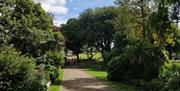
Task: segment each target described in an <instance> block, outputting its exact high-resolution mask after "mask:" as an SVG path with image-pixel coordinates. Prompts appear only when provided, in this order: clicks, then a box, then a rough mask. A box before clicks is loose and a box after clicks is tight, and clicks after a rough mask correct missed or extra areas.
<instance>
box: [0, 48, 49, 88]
mask: <svg viewBox="0 0 180 91" xmlns="http://www.w3.org/2000/svg"><path fill="white" fill-rule="evenodd" d="M0 67H1V72H0V90H2V91H22V90H26V91H46V80H45V78H44V75H43V71H41V70H35V63H34V59H32V58H29V57H26V56H23V55H20V53H18V52H15V50H14V49H12V48H11V47H5V48H4V49H1V50H0Z"/></svg>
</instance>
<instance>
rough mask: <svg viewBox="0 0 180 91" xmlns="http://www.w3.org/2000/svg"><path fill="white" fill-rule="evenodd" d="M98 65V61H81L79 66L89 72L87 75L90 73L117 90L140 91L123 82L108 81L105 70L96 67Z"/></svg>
mask: <svg viewBox="0 0 180 91" xmlns="http://www.w3.org/2000/svg"><path fill="white" fill-rule="evenodd" d="M93 64H94V65H93ZM98 65H99V63H98V64H97V65H96V63H87V62H82V63H81V68H82V69H83V71H85V72H86V73H87V74H89V75H91V76H93V77H95V78H97V79H99V80H101V81H103V82H105V83H106V84H108V85H109V86H111V87H112V88H114V89H116V90H117V91H140V90H138V89H136V88H135V87H134V86H130V85H127V84H123V83H121V82H112V81H109V80H108V79H107V72H106V71H103V70H99V68H100V67H98ZM99 66H100V65H99Z"/></svg>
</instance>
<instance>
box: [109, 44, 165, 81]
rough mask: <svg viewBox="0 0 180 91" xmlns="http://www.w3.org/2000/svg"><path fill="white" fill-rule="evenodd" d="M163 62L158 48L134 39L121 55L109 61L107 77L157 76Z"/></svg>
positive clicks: (148, 78)
mask: <svg viewBox="0 0 180 91" xmlns="http://www.w3.org/2000/svg"><path fill="white" fill-rule="evenodd" d="M163 62H164V59H163V54H162V52H161V49H160V48H156V47H153V46H151V45H149V44H147V43H144V42H142V41H136V42H133V43H132V44H130V45H127V46H126V47H125V50H124V52H123V53H122V55H120V56H117V57H115V58H113V59H112V60H111V61H110V62H109V65H108V78H109V79H110V80H116V81H131V80H134V79H144V80H150V79H153V78H157V77H158V75H159V69H160V67H161V66H162V65H163Z"/></svg>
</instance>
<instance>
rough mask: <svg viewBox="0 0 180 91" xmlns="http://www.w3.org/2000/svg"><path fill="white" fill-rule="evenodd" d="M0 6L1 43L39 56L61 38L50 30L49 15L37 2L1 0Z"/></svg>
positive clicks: (55, 45)
mask: <svg viewBox="0 0 180 91" xmlns="http://www.w3.org/2000/svg"><path fill="white" fill-rule="evenodd" d="M14 6H16V7H14ZM0 7H1V9H0V13H1V14H2V15H1V16H0V21H1V22H0V26H1V27H0V29H1V39H0V43H1V45H3V44H8V45H10V44H13V45H14V47H15V48H16V49H17V50H19V51H21V53H22V54H30V55H32V56H33V57H38V56H41V55H44V54H45V53H46V51H48V50H53V49H56V47H57V45H58V44H59V42H60V41H62V39H63V38H62V37H61V35H59V34H54V33H53V32H52V17H51V16H50V15H49V14H48V13H46V12H45V11H44V10H43V8H42V7H41V5H40V4H36V3H34V2H33V1H32V0H8V1H1V2H0ZM58 36H60V37H58Z"/></svg>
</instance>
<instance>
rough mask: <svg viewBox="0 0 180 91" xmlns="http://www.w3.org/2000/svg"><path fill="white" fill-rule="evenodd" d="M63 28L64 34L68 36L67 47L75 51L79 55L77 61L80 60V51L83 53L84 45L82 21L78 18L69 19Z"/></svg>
mask: <svg viewBox="0 0 180 91" xmlns="http://www.w3.org/2000/svg"><path fill="white" fill-rule="evenodd" d="M61 30H62V31H63V33H64V36H65V37H66V38H67V40H66V41H65V42H66V43H65V46H66V48H67V49H70V50H72V51H73V53H74V54H75V55H76V56H77V61H78V62H79V61H80V60H79V53H81V48H82V47H83V41H84V40H83V38H82V36H83V33H82V31H81V28H80V22H79V20H77V19H74V18H72V19H69V20H68V22H67V24H66V25H63V26H62V28H61Z"/></svg>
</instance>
